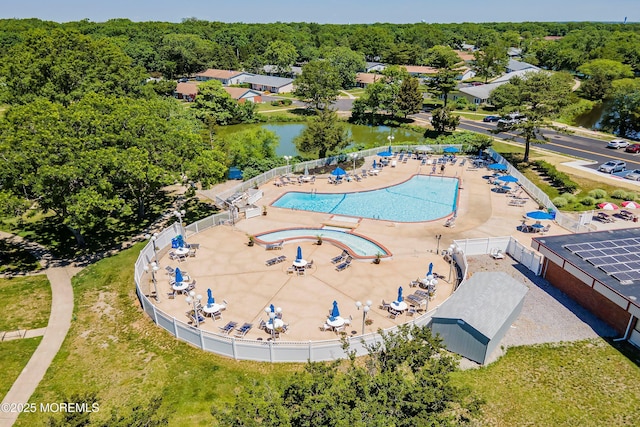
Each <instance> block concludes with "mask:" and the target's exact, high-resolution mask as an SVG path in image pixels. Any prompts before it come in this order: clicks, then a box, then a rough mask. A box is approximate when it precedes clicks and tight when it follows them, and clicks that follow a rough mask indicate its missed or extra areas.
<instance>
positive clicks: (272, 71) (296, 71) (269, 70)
mask: <svg viewBox="0 0 640 427" xmlns="http://www.w3.org/2000/svg"><path fill="white" fill-rule="evenodd" d="M277 68H278V67H276V66H275V65H265V66H264V67H262V71H263V72H264V73H265V74H267V75H269V76H281V74H278V73H277V72H276V71H277ZM289 74H291V75H293V76H299V75H300V74H302V67H297V66H292V67H291V72H290V73H289Z"/></svg>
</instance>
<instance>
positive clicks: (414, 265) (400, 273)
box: [142, 158, 568, 341]
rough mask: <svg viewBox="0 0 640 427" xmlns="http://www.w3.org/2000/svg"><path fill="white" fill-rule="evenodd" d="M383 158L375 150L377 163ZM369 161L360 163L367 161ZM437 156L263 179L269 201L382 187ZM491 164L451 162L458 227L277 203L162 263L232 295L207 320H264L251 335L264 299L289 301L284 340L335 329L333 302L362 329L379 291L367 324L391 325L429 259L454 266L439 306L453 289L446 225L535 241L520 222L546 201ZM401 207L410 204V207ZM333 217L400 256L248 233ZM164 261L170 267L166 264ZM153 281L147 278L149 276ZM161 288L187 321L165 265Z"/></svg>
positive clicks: (219, 294)
mask: <svg viewBox="0 0 640 427" xmlns="http://www.w3.org/2000/svg"><path fill="white" fill-rule="evenodd" d="M372 160H373V158H371V159H367V163H366V164H367V165H370V164H371V162H372ZM358 171H359V170H358ZM430 171H431V167H430V166H422V167H420V163H419V162H418V161H417V160H409V161H408V162H407V163H399V164H398V165H397V166H396V167H395V168H392V167H385V168H384V169H383V170H382V171H381V172H380V173H379V174H378V176H370V177H367V178H366V179H363V180H362V181H360V182H356V181H352V182H344V183H342V184H340V185H335V184H329V183H328V181H327V179H326V177H324V178H323V177H321V176H319V177H317V179H316V180H315V183H314V184H311V183H305V184H302V185H297V184H295V185H292V184H290V185H287V186H280V187H279V186H276V185H274V184H273V183H267V184H265V185H264V186H262V187H261V189H262V190H263V192H264V197H263V198H262V199H261V200H260V201H259V203H260V204H261V205H270V204H271V202H272V201H273V200H275V199H277V198H278V197H280V196H281V195H282V194H283V193H284V192H287V191H292V190H295V191H311V190H312V189H316V191H317V192H337V193H343V192H349V191H362V190H371V189H374V188H382V187H387V186H390V185H394V184H397V183H399V182H402V181H405V180H407V179H408V178H409V177H411V176H412V175H414V174H417V173H422V174H428V173H429V172H430ZM487 174H489V172H488V171H487V170H486V169H484V168H482V169H478V170H470V169H469V164H468V162H467V164H466V165H465V166H459V165H453V166H451V165H449V166H447V167H446V169H445V171H444V175H445V176H449V177H458V178H460V179H461V185H460V190H459V198H458V218H457V220H456V225H455V227H454V228H448V227H444V223H445V218H442V219H438V220H435V221H431V222H422V223H398V222H390V221H380V220H373V219H361V220H357V221H356V220H353V219H350V218H345V217H334V216H333V215H331V214H325V213H314V212H306V211H293V210H289V209H281V208H276V207H273V206H269V207H268V209H267V215H266V216H259V217H255V218H252V219H248V220H244V219H243V220H241V221H239V222H238V223H237V224H235V225H233V226H232V225H229V226H219V227H214V228H212V229H209V230H206V231H204V232H201V233H199V234H197V235H194V236H191V237H190V239H189V241H190V242H191V243H195V242H197V243H199V244H200V249H199V250H198V252H197V256H196V257H192V258H188V259H187V261H185V262H182V263H180V264H178V263H177V262H176V261H170V260H169V259H168V256H167V255H166V253H164V255H163V256H162V258H161V259H160V265H161V267H162V268H163V269H164V267H165V266H167V265H171V266H173V267H176V266H180V267H181V269H184V270H186V271H187V272H188V273H189V275H190V276H191V278H193V279H196V280H197V285H196V291H197V292H198V293H199V294H201V295H203V303H206V296H207V288H211V289H212V291H213V295H214V297H215V298H216V302H222V300H223V299H224V300H226V301H227V302H228V303H229V304H228V308H227V310H225V311H224V312H223V313H222V314H223V319H222V320H218V321H216V322H214V321H213V320H212V319H211V318H206V321H205V322H204V323H203V324H202V325H201V328H202V329H203V330H207V331H211V332H219V329H218V328H219V327H221V326H224V325H225V324H226V323H227V322H228V321H235V322H237V323H238V324H239V325H241V324H242V323H244V322H249V323H253V325H254V328H253V329H252V330H251V331H250V332H249V333H248V334H247V335H246V338H248V339H257V338H262V339H267V338H269V335H267V334H266V333H265V332H264V331H261V330H258V328H257V326H258V324H259V323H260V320H261V319H263V320H267V319H268V318H267V316H266V314H265V313H264V308H265V307H266V306H268V305H269V304H274V305H275V306H277V307H282V309H283V320H284V322H285V323H287V324H289V325H290V327H289V332H288V333H287V334H286V335H282V336H281V340H287V341H308V340H323V339H335V338H336V335H335V334H334V333H333V332H323V331H320V326H321V325H322V324H323V323H324V321H325V320H326V318H327V316H328V314H329V310H330V309H331V306H332V302H333V301H334V300H336V301H337V302H338V304H339V307H340V311H341V314H342V316H343V317H347V318H348V317H349V316H352V317H353V321H352V325H351V326H350V327H348V328H347V329H346V332H347V333H349V334H352V333H353V332H354V331H355V332H356V333H358V334H359V333H361V331H362V311H358V310H357V309H356V306H355V302H356V301H358V300H360V301H363V302H364V301H366V300H371V301H372V302H373V307H372V310H371V311H370V312H369V314H368V318H369V319H371V320H373V323H372V324H371V325H369V326H366V328H365V332H372V331H375V330H377V329H378V328H383V329H384V328H388V327H391V326H393V325H395V324H400V323H404V322H406V321H409V320H411V319H412V317H409V316H408V315H406V314H405V315H402V316H399V317H398V318H397V319H390V318H389V317H388V313H387V312H386V311H383V310H381V309H379V308H378V306H379V305H380V303H381V301H382V300H383V299H384V300H385V301H387V302H390V301H393V300H394V299H395V298H396V296H397V292H398V287H399V286H402V287H403V290H404V295H408V294H411V293H413V291H414V290H415V289H414V288H410V287H409V283H410V282H411V281H412V280H415V279H416V278H418V277H424V275H425V274H426V272H427V270H428V266H429V263H431V262H433V264H434V271H435V272H437V273H438V274H440V275H443V276H444V279H441V280H439V284H438V290H437V293H436V297H435V299H433V300H432V301H430V302H429V309H431V308H434V307H436V306H438V305H439V304H441V303H442V302H443V301H444V300H445V299H446V298H447V297H448V296H449V295H450V294H451V292H452V287H453V282H454V280H453V278H452V280H451V281H450V282H449V281H448V280H447V279H448V277H449V269H450V267H449V264H448V263H447V262H446V261H445V260H444V259H443V257H442V256H441V255H437V254H436V248H437V247H438V242H437V240H436V237H435V236H436V235H442V238H441V240H440V242H439V249H440V250H443V249H446V248H448V246H449V245H450V244H451V243H452V241H453V240H454V239H465V238H482V237H495V236H508V235H512V236H513V237H515V238H516V239H518V240H519V241H520V242H521V243H522V244H523V245H525V246H527V247H530V242H531V237H532V235H530V234H525V233H521V232H519V231H517V229H516V227H517V226H518V225H520V223H521V222H522V216H523V214H524V213H525V212H527V211H530V210H535V209H537V207H538V204H537V203H536V202H535V201H532V200H527V202H526V204H524V205H523V206H509V203H508V202H509V201H510V200H511V198H510V197H508V196H507V195H505V194H499V193H494V192H492V191H491V188H492V186H491V185H489V184H487V181H486V180H485V179H483V178H482V176H484V175H487ZM400 208H401V207H400ZM323 225H333V226H336V225H337V226H340V227H352V228H353V229H354V230H355V231H356V232H357V233H358V234H361V235H364V236H367V237H368V238H370V239H372V240H374V241H376V242H379V243H381V244H382V245H384V246H385V247H386V248H388V249H389V250H390V251H391V252H392V254H393V257H392V259H389V260H384V261H383V262H381V263H380V264H379V265H374V264H372V263H371V261H354V262H352V265H351V267H350V268H347V269H346V270H344V271H342V272H338V271H336V270H335V265H334V264H332V263H331V262H330V260H331V258H333V257H335V256H337V255H339V254H340V252H341V249H340V248H337V247H335V246H333V245H331V244H329V243H325V244H323V245H321V246H318V245H316V244H315V243H313V242H309V241H306V242H296V243H295V244H285V245H284V248H283V249H282V250H278V251H266V250H265V248H263V247H261V246H258V245H256V246H254V247H248V246H247V242H248V237H247V236H248V235H254V234H259V233H264V232H266V231H270V230H277V229H283V228H292V227H321V226H323ZM564 233H568V232H567V231H566V230H564V229H562V228H560V227H559V226H558V225H556V224H554V225H552V227H551V231H550V232H549V234H564ZM298 245H299V246H301V247H302V251H303V255H304V258H305V259H307V260H313V261H314V265H313V267H312V268H311V269H310V271H308V272H307V274H306V275H305V276H297V275H290V274H287V268H288V267H290V266H291V263H292V261H293V260H294V259H295V256H296V248H297V246H298ZM279 255H285V256H286V257H287V261H285V262H283V263H280V264H276V265H273V266H269V267H268V266H266V265H265V261H266V260H268V259H270V258H273V257H275V256H279ZM163 271H164V270H161V272H163ZM142 289H143V290H145V287H144V285H143V288H142ZM158 289H159V293H160V302H159V303H158V306H159V308H160V309H161V310H162V311H165V312H167V313H168V314H170V315H173V316H175V317H176V318H177V319H179V320H181V321H185V322H186V321H187V316H186V312H187V311H188V310H189V308H190V306H189V305H188V304H187V303H186V301H185V297H184V296H182V295H178V296H176V298H175V299H168V298H167V292H169V290H170V287H169V283H168V276H166V275H164V274H159V275H158Z"/></svg>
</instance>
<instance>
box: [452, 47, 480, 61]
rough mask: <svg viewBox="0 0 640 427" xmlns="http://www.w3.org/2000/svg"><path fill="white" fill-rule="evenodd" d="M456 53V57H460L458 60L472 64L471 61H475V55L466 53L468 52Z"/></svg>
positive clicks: (457, 51) (460, 51) (458, 51)
mask: <svg viewBox="0 0 640 427" xmlns="http://www.w3.org/2000/svg"><path fill="white" fill-rule="evenodd" d="M454 52H455V53H456V55H458V58H460V60H461V61H464V62H471V61H475V60H476V57H475V56H473V53H471V52H469V51H466V50H454Z"/></svg>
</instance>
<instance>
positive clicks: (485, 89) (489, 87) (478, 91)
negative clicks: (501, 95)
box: [458, 81, 507, 99]
mask: <svg viewBox="0 0 640 427" xmlns="http://www.w3.org/2000/svg"><path fill="white" fill-rule="evenodd" d="M505 83H507V81H504V82H498V83H487V84H486V85H480V86H464V87H459V88H458V91H459V92H462V93H465V94H467V95H471V96H473V97H474V98H478V99H489V97H490V96H491V92H492V91H493V90H494V89H495V88H497V87H498V86H501V85H503V84H505Z"/></svg>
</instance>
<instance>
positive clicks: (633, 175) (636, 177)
mask: <svg viewBox="0 0 640 427" xmlns="http://www.w3.org/2000/svg"><path fill="white" fill-rule="evenodd" d="M624 177H625V178H627V179H630V180H632V181H640V169H634V170H632V171H631V172H629V173H628V174H626V175H625V176H624Z"/></svg>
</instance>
